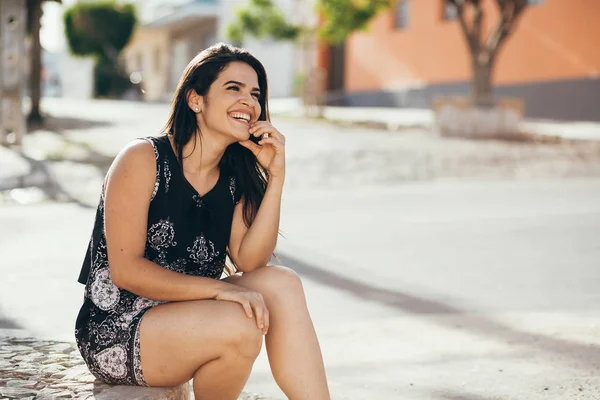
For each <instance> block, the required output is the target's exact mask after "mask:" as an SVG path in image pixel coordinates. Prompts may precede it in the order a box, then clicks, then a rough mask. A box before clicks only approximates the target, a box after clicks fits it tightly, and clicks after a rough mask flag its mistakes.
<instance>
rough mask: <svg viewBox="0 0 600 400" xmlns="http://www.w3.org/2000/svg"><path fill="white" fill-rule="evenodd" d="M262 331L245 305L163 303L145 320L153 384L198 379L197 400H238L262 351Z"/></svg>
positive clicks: (143, 344) (143, 337)
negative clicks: (246, 312)
mask: <svg viewBox="0 0 600 400" xmlns="http://www.w3.org/2000/svg"><path fill="white" fill-rule="evenodd" d="M261 345H262V333H261V331H259V330H258V328H257V327H256V321H255V320H253V319H250V318H248V317H246V315H245V314H244V312H243V309H242V307H241V306H240V305H239V304H236V303H232V302H226V301H217V300H196V301H184V302H173V303H167V304H161V305H159V306H156V307H154V308H152V309H151V310H149V311H148V312H147V313H146V314H145V315H144V317H143V318H142V322H141V328H140V356H141V360H142V372H143V374H144V379H145V380H146V383H147V384H148V385H150V386H175V385H178V384H181V383H184V382H187V381H189V380H190V379H192V377H193V378H194V395H195V398H196V400H206V399H211V400H235V399H237V398H238V396H239V394H240V393H241V391H242V389H243V388H244V385H245V383H246V381H247V379H248V376H249V375H250V371H251V370H252V365H253V363H254V360H255V359H256V357H257V356H258V354H259V353H260V348H261Z"/></svg>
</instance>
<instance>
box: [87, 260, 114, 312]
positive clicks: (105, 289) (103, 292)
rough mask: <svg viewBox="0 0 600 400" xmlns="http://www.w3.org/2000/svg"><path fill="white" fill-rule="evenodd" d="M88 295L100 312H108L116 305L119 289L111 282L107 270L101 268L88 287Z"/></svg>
mask: <svg viewBox="0 0 600 400" xmlns="http://www.w3.org/2000/svg"><path fill="white" fill-rule="evenodd" d="M90 295H91V297H92V301H93V302H94V304H95V305H96V306H98V308H100V309H101V310H104V311H108V310H111V309H112V308H114V306H116V305H117V303H118V302H119V288H118V287H116V286H115V285H114V283H113V282H112V279H111V278H110V270H109V269H108V268H102V269H100V270H99V271H98V272H97V273H96V276H95V278H94V281H93V282H92V285H91V287H90Z"/></svg>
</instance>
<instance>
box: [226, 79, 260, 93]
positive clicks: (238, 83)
mask: <svg viewBox="0 0 600 400" xmlns="http://www.w3.org/2000/svg"><path fill="white" fill-rule="evenodd" d="M230 83H235V84H236V85H240V86H241V87H246V84H245V83H242V82H238V81H227V82H225V83H224V84H223V86H225V85H229V84H230ZM252 91H257V92H260V89H259V88H257V87H254V88H252Z"/></svg>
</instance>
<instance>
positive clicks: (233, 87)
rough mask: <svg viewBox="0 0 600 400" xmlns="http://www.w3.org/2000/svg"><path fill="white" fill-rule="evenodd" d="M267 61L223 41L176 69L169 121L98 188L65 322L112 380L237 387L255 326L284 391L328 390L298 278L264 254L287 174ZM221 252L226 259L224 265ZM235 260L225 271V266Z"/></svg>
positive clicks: (320, 393) (215, 395)
mask: <svg viewBox="0 0 600 400" xmlns="http://www.w3.org/2000/svg"><path fill="white" fill-rule="evenodd" d="M267 94H268V93H267V77H266V74H265V70H264V67H263V66H262V65H261V63H260V62H259V61H258V60H257V59H256V58H254V57H253V56H252V55H251V54H250V53H248V52H247V51H245V50H242V49H238V48H234V47H231V46H228V45H224V44H219V45H215V46H213V47H211V48H209V49H206V50H205V51H203V52H202V53H200V54H198V56H196V58H194V59H193V60H192V61H191V62H190V64H189V65H188V66H187V68H186V70H185V71H184V73H183V76H182V77H181V80H180V82H179V85H178V88H177V91H176V93H175V96H174V99H173V105H172V110H171V115H170V118H169V120H168V123H167V125H166V127H165V132H166V134H165V135H163V136H161V137H157V138H156V137H149V138H145V139H140V140H136V141H133V142H132V143H130V144H129V145H128V146H127V147H126V148H125V149H123V150H122V151H121V152H120V154H119V155H118V156H117V158H116V159H115V161H114V163H113V165H112V166H111V168H110V170H109V172H108V174H107V177H106V180H105V183H104V185H103V188H102V196H101V199H100V203H99V206H98V211H97V213H96V222H95V226H94V231H93V234H92V238H91V241H90V246H89V248H88V254H87V256H86V259H85V262H84V265H83V268H82V271H81V274H80V277H79V282H81V283H83V284H85V285H86V286H85V295H84V303H83V306H82V307H81V310H80V312H79V315H78V317H77V323H76V329H75V336H76V339H77V344H78V347H79V350H80V352H81V354H82V356H83V358H84V360H85V362H86V364H87V365H88V367H89V369H90V371H91V372H92V373H93V374H94V375H95V376H96V377H97V378H99V379H101V380H102V381H105V382H107V383H110V384H124V385H140V386H175V385H178V384H181V383H183V382H187V381H189V380H190V379H193V385H194V394H195V397H196V399H197V400H201V399H211V400H214V399H237V397H238V395H239V394H240V392H241V391H242V389H243V387H244V385H245V383H246V381H247V379H248V376H249V374H250V371H251V369H252V365H253V363H254V361H255V359H256V357H257V356H258V354H259V352H260V349H261V346H262V340H263V339H262V336H263V335H264V336H265V342H266V348H267V353H268V356H269V362H270V365H271V369H272V372H273V376H274V378H275V381H276V382H277V384H278V385H279V386H280V387H281V389H282V390H283V392H284V393H285V394H286V395H287V396H288V398H290V399H299V400H300V399H302V400H304V399H329V392H328V387H327V382H326V378H325V371H324V367H323V361H322V356H321V351H320V348H319V344H318V341H317V337H316V334H315V331H314V328H313V324H312V321H311V319H310V316H309V313H308V310H307V307H306V301H305V297H304V292H303V289H302V283H301V282H300V279H299V278H298V275H296V273H294V272H293V271H292V270H290V269H287V268H284V267H279V266H273V265H267V264H268V262H269V260H270V258H271V255H272V253H273V250H274V249H275V245H276V241H277V234H278V228H279V214H280V205H281V193H282V189H283V183H284V178H285V151H284V150H285V137H284V136H283V135H282V134H281V133H280V132H279V131H278V130H277V129H276V128H274V127H273V126H272V125H271V123H270V122H269V113H268V108H267V107H268V105H267ZM226 256H228V258H229V259H230V261H231V263H232V264H233V269H234V270H235V269H237V270H239V271H241V272H242V273H243V274H240V273H237V274H232V273H230V274H229V276H227V277H225V278H223V279H221V276H222V273H223V271H224V267H225V260H226ZM229 272H233V271H229Z"/></svg>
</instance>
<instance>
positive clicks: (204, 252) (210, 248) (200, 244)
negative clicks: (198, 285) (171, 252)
mask: <svg viewBox="0 0 600 400" xmlns="http://www.w3.org/2000/svg"><path fill="white" fill-rule="evenodd" d="M187 251H188V252H189V253H190V258H191V259H192V260H194V261H195V262H196V263H197V264H203V263H207V262H211V261H213V260H214V259H215V258H216V257H217V256H218V255H219V251H218V250H215V244H214V243H213V242H211V241H210V240H208V241H207V240H206V238H205V237H204V234H201V235H200V236H198V237H197V238H196V240H195V241H194V245H193V246H192V247H188V248H187Z"/></svg>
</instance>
